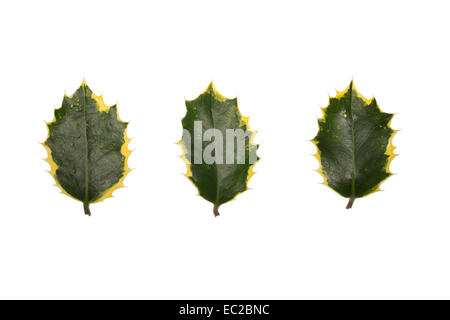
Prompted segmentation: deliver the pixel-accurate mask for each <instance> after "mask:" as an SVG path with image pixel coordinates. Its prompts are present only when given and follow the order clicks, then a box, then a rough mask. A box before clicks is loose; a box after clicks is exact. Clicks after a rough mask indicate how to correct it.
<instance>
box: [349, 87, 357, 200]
mask: <svg viewBox="0 0 450 320" xmlns="http://www.w3.org/2000/svg"><path fill="white" fill-rule="evenodd" d="M352 104H353V84H352V85H351V86H350V116H351V117H352V118H351V119H352V122H351V128H352V198H354V197H355V193H356V183H355V176H356V170H355V169H356V161H355V131H354V121H355V120H354V119H353V108H352Z"/></svg>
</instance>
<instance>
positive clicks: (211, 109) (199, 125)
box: [179, 82, 258, 216]
mask: <svg viewBox="0 0 450 320" xmlns="http://www.w3.org/2000/svg"><path fill="white" fill-rule="evenodd" d="M186 108H187V113H186V116H185V117H184V118H183V120H182V124H183V129H184V130H183V138H182V140H181V141H180V142H179V144H180V145H181V146H182V148H183V151H184V152H183V155H182V157H183V159H184V160H185V162H186V164H187V167H188V172H187V173H186V177H188V178H189V179H190V180H191V181H192V182H193V183H194V185H195V186H196V187H197V189H198V191H199V194H200V195H201V196H202V197H203V198H205V199H206V200H208V201H209V202H211V203H213V204H214V209H213V212H214V215H215V216H218V215H219V206H220V205H222V204H224V203H226V202H228V201H230V200H232V199H234V198H235V197H236V195H238V194H239V193H241V192H244V191H245V190H247V182H248V180H249V179H250V177H251V176H252V175H253V171H252V168H253V166H254V165H255V163H256V162H257V161H258V157H257V155H256V150H257V149H258V145H255V144H254V143H253V137H254V135H255V132H254V131H251V130H250V129H249V126H248V118H246V117H243V116H242V115H241V113H240V112H239V109H238V105H237V99H236V98H235V99H227V98H225V97H224V96H222V95H221V94H220V93H219V92H217V90H216V89H215V88H214V85H213V83H212V82H211V84H210V85H209V86H208V88H207V89H206V91H205V92H204V93H203V94H201V95H200V96H199V97H198V98H197V99H195V100H192V101H186Z"/></svg>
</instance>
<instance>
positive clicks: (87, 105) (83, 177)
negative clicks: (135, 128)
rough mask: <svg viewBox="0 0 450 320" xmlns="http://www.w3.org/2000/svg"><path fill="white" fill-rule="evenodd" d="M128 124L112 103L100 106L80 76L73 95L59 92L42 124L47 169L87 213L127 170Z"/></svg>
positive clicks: (120, 183)
mask: <svg viewBox="0 0 450 320" xmlns="http://www.w3.org/2000/svg"><path fill="white" fill-rule="evenodd" d="M127 126H128V123H126V122H122V121H121V120H120V118H119V116H118V114H117V106H116V105H114V106H107V105H105V103H104V102H103V98H102V96H96V95H95V94H94V93H92V91H91V89H89V87H88V86H87V85H86V83H85V82H84V81H83V83H82V84H81V86H80V88H79V89H78V90H77V91H76V92H75V93H74V94H73V95H72V96H70V97H69V96H66V95H64V99H63V102H62V106H61V108H59V109H56V110H55V118H54V119H53V121H52V122H50V123H47V127H48V138H47V140H46V141H45V142H44V143H43V146H44V147H45V149H46V150H47V153H48V157H47V159H46V161H47V162H48V163H49V164H50V171H49V172H50V174H51V175H52V176H53V177H54V179H55V181H56V185H57V186H58V187H59V188H60V189H61V190H62V192H63V193H64V194H66V195H68V196H70V197H72V198H74V199H75V200H79V201H81V202H83V207H84V211H85V213H86V214H87V215H90V214H91V212H90V209H89V204H90V203H93V202H100V201H102V200H104V199H106V198H109V197H111V196H112V193H113V191H114V190H116V189H118V188H120V187H123V181H124V179H125V176H126V175H127V174H128V172H129V171H130V169H129V168H128V156H129V155H130V153H131V151H130V150H128V143H129V142H130V139H129V138H128V137H127V135H126V129H127Z"/></svg>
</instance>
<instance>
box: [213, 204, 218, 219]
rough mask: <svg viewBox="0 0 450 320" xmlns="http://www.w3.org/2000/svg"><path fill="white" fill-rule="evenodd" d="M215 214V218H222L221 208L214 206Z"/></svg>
mask: <svg viewBox="0 0 450 320" xmlns="http://www.w3.org/2000/svg"><path fill="white" fill-rule="evenodd" d="M213 212H214V217H218V216H220V213H219V206H217V205H214V209H213Z"/></svg>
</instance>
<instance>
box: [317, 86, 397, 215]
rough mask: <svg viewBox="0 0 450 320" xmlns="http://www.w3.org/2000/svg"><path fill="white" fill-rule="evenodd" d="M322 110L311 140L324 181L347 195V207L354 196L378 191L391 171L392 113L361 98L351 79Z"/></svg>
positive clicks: (392, 151) (373, 99)
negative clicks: (383, 110) (317, 128)
mask: <svg viewBox="0 0 450 320" xmlns="http://www.w3.org/2000/svg"><path fill="white" fill-rule="evenodd" d="M322 111H323V116H322V118H321V119H319V132H318V133H317V136H316V137H315V138H314V139H313V140H312V142H313V143H314V144H315V145H316V147H317V153H316V154H315V157H316V158H317V160H319V163H320V167H319V170H318V172H319V173H320V174H321V175H322V176H323V178H324V182H323V184H325V185H327V186H329V187H330V188H332V189H333V190H334V191H336V192H337V193H339V194H340V195H342V196H343V197H346V198H349V202H348V204H347V209H349V208H351V207H352V205H353V202H354V201H355V199H356V198H361V197H364V196H366V195H368V194H371V193H373V192H376V191H379V190H380V184H381V182H382V181H383V180H385V179H386V178H388V177H389V176H391V174H392V173H391V172H390V171H389V165H390V163H391V161H392V160H393V159H394V158H395V156H396V154H395V153H394V149H395V147H394V146H393V145H392V139H393V137H394V135H395V133H396V132H397V131H396V130H393V129H391V127H390V121H391V119H392V117H393V114H390V113H385V112H382V111H381V110H380V109H379V107H378V105H377V102H376V100H375V98H372V99H371V100H367V99H366V98H364V97H363V96H362V95H361V94H360V93H359V92H358V91H357V90H356V88H355V86H354V84H353V81H352V82H351V83H350V85H349V86H348V88H347V89H346V90H344V91H343V92H338V94H337V96H336V97H334V98H331V97H330V100H329V105H328V107H326V108H325V109H322Z"/></svg>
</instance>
